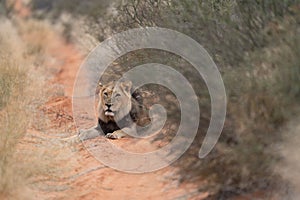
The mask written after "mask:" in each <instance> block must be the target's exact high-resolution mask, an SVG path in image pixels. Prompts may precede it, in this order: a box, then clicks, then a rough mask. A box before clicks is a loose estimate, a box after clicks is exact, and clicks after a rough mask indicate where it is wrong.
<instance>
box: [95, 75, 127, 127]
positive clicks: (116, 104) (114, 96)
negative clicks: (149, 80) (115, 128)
mask: <svg viewBox="0 0 300 200" xmlns="http://www.w3.org/2000/svg"><path fill="white" fill-rule="evenodd" d="M131 87H132V83H131V82H130V81H123V82H118V83H117V84H115V83H113V82H111V83H109V84H107V85H104V86H101V89H100V92H99V104H98V117H99V118H100V119H101V120H103V121H104V122H107V121H118V120H120V119H122V118H123V117H124V116H126V115H127V114H129V112H130V110H131V107H132V103H131V93H130V91H131Z"/></svg>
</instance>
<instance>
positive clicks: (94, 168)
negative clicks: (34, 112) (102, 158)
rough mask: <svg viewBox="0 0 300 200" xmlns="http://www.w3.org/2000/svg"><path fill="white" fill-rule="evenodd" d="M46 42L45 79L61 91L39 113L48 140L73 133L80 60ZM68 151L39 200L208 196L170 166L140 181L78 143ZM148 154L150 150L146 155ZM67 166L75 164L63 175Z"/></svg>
mask: <svg viewBox="0 0 300 200" xmlns="http://www.w3.org/2000/svg"><path fill="white" fill-rule="evenodd" d="M15 11H16V13H18V16H19V18H20V20H22V19H24V18H28V17H29V16H30V10H29V9H28V8H27V7H25V6H24V3H23V2H22V1H21V0H18V1H16V4H15ZM21 38H23V39H24V40H27V41H26V42H27V43H28V42H31V41H34V40H35V37H34V36H30V35H22V36H21ZM47 39H48V40H47V43H49V45H48V46H47V50H46V51H45V54H46V55H45V57H49V58H51V61H50V60H49V61H47V60H46V61H45V67H46V68H47V71H48V72H49V73H50V74H49V76H53V78H52V79H50V80H49V84H52V85H55V86H57V85H59V87H60V88H63V89H62V90H63V92H60V93H61V95H57V94H56V95H55V96H52V97H50V99H49V101H48V102H47V103H46V104H45V105H44V106H43V107H42V108H41V109H42V111H43V112H44V113H45V114H46V115H47V116H48V118H49V119H50V125H48V126H47V127H48V129H49V130H48V131H47V134H49V135H48V138H63V137H67V136H70V135H75V134H76V132H77V130H76V124H75V123H74V121H73V116H72V98H71V96H72V91H73V84H74V81H75V78H76V74H77V70H78V68H79V66H80V64H81V63H82V61H83V59H84V55H82V53H81V52H80V51H79V50H78V48H77V47H76V46H74V45H73V44H69V43H67V42H66V41H65V40H64V38H63V37H62V36H61V35H60V34H59V33H57V32H55V31H54V30H53V32H52V33H51V37H50V38H47ZM51 73H52V74H51ZM62 94H63V95H62ZM28 132H29V133H30V134H31V135H39V134H41V133H39V131H38V130H29V131H28ZM126 142H127V143H128V142H129V143H130V139H124V140H123V141H122V140H120V141H117V142H116V145H120V146H122V145H123V146H124V144H126ZM123 143H124V144H123ZM25 144H26V143H25ZM27 145H30V143H29V144H27ZM147 145H150V144H149V143H147ZM66 146H67V147H66ZM66 146H64V147H62V148H61V149H59V150H58V152H55V154H56V155H57V154H59V153H60V152H59V151H64V152H63V153H66V152H67V153H69V155H70V156H69V158H67V160H65V161H58V163H57V165H56V168H58V169H61V171H62V173H61V174H60V176H61V179H59V181H49V183H46V185H45V184H44V188H46V189H44V190H43V191H40V192H38V193H37V194H36V198H37V199H86V200H90V199H118V200H119V199H203V198H205V197H207V196H208V193H206V192H204V193H201V192H198V189H197V188H198V186H197V185H193V184H187V183H180V182H179V177H178V176H177V175H176V168H174V167H172V166H170V167H167V168H164V169H162V170H160V171H156V172H152V173H145V174H139V175H137V174H129V173H123V172H119V171H116V170H113V169H111V168H108V167H106V166H104V165H103V164H102V163H101V162H99V161H98V160H97V159H95V158H94V157H93V156H92V155H91V154H90V153H89V152H88V151H87V149H86V148H85V147H84V145H83V144H81V143H80V144H76V145H73V146H68V145H66ZM143 146H144V147H145V143H141V144H139V145H134V146H132V147H131V150H132V151H137V152H138V151H141V147H143ZM147 149H151V147H149V148H148V147H147V148H145V149H144V150H147ZM53 153H54V152H53ZM67 163H73V164H72V165H68V168H67V169H64V168H65V166H66V165H67ZM70 166H71V167H70ZM47 184H48V185H47ZM49 188H55V189H49Z"/></svg>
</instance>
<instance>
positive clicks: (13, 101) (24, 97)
mask: <svg viewBox="0 0 300 200" xmlns="http://www.w3.org/2000/svg"><path fill="white" fill-rule="evenodd" d="M2 22H3V23H1V24H0V72H1V73H0V132H1V133H0V199H22V200H23V199H35V198H37V197H38V196H39V193H40V192H41V188H44V190H47V191H49V192H51V191H53V190H55V189H56V188H55V187H54V189H51V188H49V186H48V185H47V183H46V182H45V180H48V181H51V180H53V179H55V180H57V179H59V178H60V176H59V175H60V173H61V172H62V171H64V169H65V168H67V167H68V162H67V160H69V159H70V152H68V151H64V150H62V149H61V146H59V145H57V144H56V143H55V141H52V142H51V141H50V140H49V139H47V138H46V137H45V135H43V134H38V133H36V131H34V130H32V127H39V126H40V125H39V124H40V123H45V124H46V122H45V120H42V119H36V118H35V117H36V116H37V114H38V113H39V114H40V111H39V110H38V107H39V106H41V105H42V104H43V103H44V102H45V101H46V100H47V95H46V93H47V91H48V89H47V86H46V84H45V77H44V75H42V74H41V72H44V70H43V69H39V68H38V69H36V68H35V65H37V63H39V64H41V63H42V61H41V60H38V62H37V59H43V52H44V51H45V48H46V46H47V45H46V40H45V38H47V37H51V35H50V36H49V35H47V31H46V26H43V25H38V24H34V25H32V26H27V27H26V29H25V28H24V27H23V28H24V29H22V31H23V33H22V34H25V33H27V34H28V32H27V31H30V33H35V37H36V38H37V40H35V41H36V43H33V44H26V43H24V42H23V41H22V40H21V39H20V37H19V35H18V32H17V31H16V29H15V28H14V27H13V25H12V23H10V22H9V21H8V20H3V21H2ZM20 23H21V22H19V23H18V24H19V25H20ZM21 28H22V27H21ZM41 30H43V31H42V32H41ZM38 32H39V33H40V35H39V34H38ZM42 38H44V40H43V39H42ZM31 47H33V48H31ZM32 49H35V50H34V51H32ZM34 63H35V65H34ZM43 117H45V116H39V118H43ZM67 154H68V155H67ZM62 160H65V161H63V163H64V165H61V167H62V168H61V169H59V168H58V167H57V165H58V164H59V163H61V162H62ZM45 188H46V189H45ZM52 188H53V187H52Z"/></svg>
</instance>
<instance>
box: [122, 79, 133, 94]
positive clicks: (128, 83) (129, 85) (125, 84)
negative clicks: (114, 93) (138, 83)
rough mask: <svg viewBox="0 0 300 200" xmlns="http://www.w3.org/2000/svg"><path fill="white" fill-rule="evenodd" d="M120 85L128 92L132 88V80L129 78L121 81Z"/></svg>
mask: <svg viewBox="0 0 300 200" xmlns="http://www.w3.org/2000/svg"><path fill="white" fill-rule="evenodd" d="M121 86H122V87H123V88H124V90H125V91H127V92H130V91H131V88H132V82H131V81H129V80H126V81H124V82H122V83H121Z"/></svg>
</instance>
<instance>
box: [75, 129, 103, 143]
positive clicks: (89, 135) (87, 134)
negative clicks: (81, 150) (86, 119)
mask: <svg viewBox="0 0 300 200" xmlns="http://www.w3.org/2000/svg"><path fill="white" fill-rule="evenodd" d="M97 128H98V127H97V126H96V127H92V128H90V129H87V130H80V131H79V135H78V137H79V139H80V140H88V139H93V138H95V137H98V136H100V132H99V130H98V129H97Z"/></svg>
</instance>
